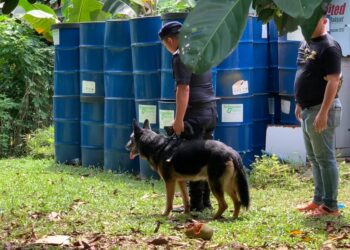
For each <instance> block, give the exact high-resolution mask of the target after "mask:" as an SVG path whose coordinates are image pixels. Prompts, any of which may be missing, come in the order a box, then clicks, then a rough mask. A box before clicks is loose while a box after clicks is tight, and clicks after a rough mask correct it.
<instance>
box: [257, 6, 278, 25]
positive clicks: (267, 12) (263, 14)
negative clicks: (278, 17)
mask: <svg viewBox="0 0 350 250" xmlns="http://www.w3.org/2000/svg"><path fill="white" fill-rule="evenodd" d="M274 13H275V10H274V9H264V10H262V11H260V12H259V13H258V17H259V20H261V21H263V22H264V23H267V22H268V21H269V20H270V19H271V18H272V17H273V14H274Z"/></svg>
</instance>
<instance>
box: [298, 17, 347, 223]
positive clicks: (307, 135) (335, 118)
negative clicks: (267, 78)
mask: <svg viewBox="0 0 350 250" xmlns="http://www.w3.org/2000/svg"><path fill="white" fill-rule="evenodd" d="M326 24H327V18H326V17H325V16H323V17H321V19H320V20H319V22H318V24H317V26H316V28H315V30H314V32H313V34H312V36H311V41H310V42H309V43H306V42H305V41H304V42H302V43H301V45H300V47H299V51H298V59H297V65H298V69H297V73H296V77H295V98H296V103H297V105H296V108H295V116H296V117H297V119H299V120H300V121H302V123H301V124H302V129H303V135H304V141H305V147H306V153H307V158H308V160H309V161H310V163H311V166H312V171H313V179H314V185H315V189H314V196H313V200H312V202H310V203H309V204H306V205H301V206H299V207H298V210H299V211H302V212H305V213H306V214H307V215H309V216H311V217H319V216H324V215H333V216H337V215H339V210H338V207H337V205H338V204H337V195H338V182H339V176H338V166H337V162H336V159H335V128H336V127H337V126H339V124H340V117H341V103H340V100H339V99H338V96H337V91H338V90H339V87H340V85H341V84H340V82H341V81H340V80H341V66H340V64H341V55H342V53H341V48H340V46H339V44H338V43H337V42H336V41H335V40H334V39H333V38H332V37H331V36H330V35H328V34H327V30H326Z"/></svg>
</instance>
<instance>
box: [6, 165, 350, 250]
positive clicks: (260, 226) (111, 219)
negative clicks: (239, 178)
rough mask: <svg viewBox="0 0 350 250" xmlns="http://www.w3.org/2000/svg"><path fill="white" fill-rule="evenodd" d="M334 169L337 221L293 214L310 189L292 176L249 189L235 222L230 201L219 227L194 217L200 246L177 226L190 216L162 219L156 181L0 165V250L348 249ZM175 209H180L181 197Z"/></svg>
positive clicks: (348, 196)
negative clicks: (205, 234) (200, 226)
mask: <svg viewBox="0 0 350 250" xmlns="http://www.w3.org/2000/svg"><path fill="white" fill-rule="evenodd" d="M340 170H341V173H342V174H341V182H340V189H339V201H340V202H341V203H343V204H344V205H345V208H344V209H342V214H343V215H342V216H341V217H339V218H322V219H308V218H306V217H305V216H304V215H302V214H300V213H298V212H296V211H295V210H294V207H295V206H296V205H297V204H299V203H302V202H308V201H309V200H310V199H311V196H312V189H313V186H312V182H311V181H301V180H300V178H297V177H295V176H294V177H293V178H294V180H295V182H294V183H293V184H288V185H278V184H273V185H270V186H269V185H267V186H266V187H264V188H261V189H256V188H254V187H252V189H251V196H252V205H251V208H250V210H249V211H246V212H245V211H244V212H243V213H241V215H240V217H239V218H238V219H237V220H233V219H232V218H231V216H232V203H231V202H230V203H229V209H230V211H226V212H225V214H224V216H225V218H226V219H223V220H219V221H213V220H211V216H212V212H211V211H205V212H204V213H199V214H194V216H195V218H196V219H197V220H200V221H204V222H207V223H208V225H209V226H211V227H212V228H213V229H214V235H213V238H212V240H211V241H209V242H205V241H201V240H193V239H188V238H187V237H186V236H185V235H184V232H183V226H184V224H185V223H186V221H187V220H188V219H189V218H191V217H189V216H186V215H183V214H179V213H174V214H173V215H172V216H171V218H164V217H162V216H160V213H161V212H162V210H163V208H164V205H165V195H164V186H163V183H162V182H161V181H155V180H152V181H144V180H139V179H137V178H135V177H133V176H129V175H124V174H113V173H110V172H102V171H100V170H96V169H87V168H81V167H73V166H64V165H58V164H55V163H54V162H53V161H52V160H49V159H48V160H32V159H29V158H23V159H9V160H0V195H1V196H0V197H1V198H0V246H1V244H2V247H3V248H5V247H9V246H10V247H19V246H21V247H25V246H27V248H28V249H33V248H35V246H34V245H32V243H33V242H35V240H36V239H39V238H42V237H44V236H47V235H68V236H71V239H70V241H71V245H70V247H75V248H79V247H81V248H82V247H83V246H85V247H86V246H90V247H92V246H94V247H96V249H100V248H106V249H111V248H116V249H119V248H123V249H148V248H154V247H157V246H161V247H165V246H167V247H168V248H171V249H173V248H175V249H176V248H178V249H198V248H200V247H202V248H203V249H204V248H207V249H233V248H234V247H242V248H241V249H244V247H246V249H248V248H249V249H252V248H255V249H276V248H278V247H287V248H294V249H304V248H305V249H320V248H321V247H322V246H324V245H325V244H328V243H329V244H332V245H333V246H335V247H339V246H346V244H349V245H350V240H349V238H350V237H349V236H350V235H349V231H350V209H349V208H350V192H349V190H350V174H349V173H350V169H349V165H345V164H340ZM227 200H228V199H227ZM212 201H213V203H214V204H213V205H214V208H216V207H217V206H216V203H215V201H214V198H212ZM175 203H176V204H178V205H180V204H181V198H180V197H179V195H177V196H176V200H175ZM158 227H159V228H158ZM344 233H345V236H344V237H340V236H342V235H344ZM339 235H340V236H339ZM338 236H339V237H338ZM336 237H338V238H336ZM343 238H344V239H343ZM329 239H333V240H332V241H329ZM327 240H328V241H327ZM84 244H85V245H84ZM162 244H163V245H162ZM349 245H348V246H349ZM37 247H39V246H37ZM41 247H42V246H41ZM45 247H46V248H50V249H51V248H54V247H53V246H45ZM86 249H87V248H86Z"/></svg>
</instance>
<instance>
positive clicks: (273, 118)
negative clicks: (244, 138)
mask: <svg viewBox="0 0 350 250" xmlns="http://www.w3.org/2000/svg"><path fill="white" fill-rule="evenodd" d="M268 105H269V123H271V124H280V122H281V98H280V96H279V95H278V94H275V93H270V94H269V96H268Z"/></svg>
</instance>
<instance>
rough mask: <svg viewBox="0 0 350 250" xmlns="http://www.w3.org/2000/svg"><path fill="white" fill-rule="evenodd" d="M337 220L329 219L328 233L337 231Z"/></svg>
mask: <svg viewBox="0 0 350 250" xmlns="http://www.w3.org/2000/svg"><path fill="white" fill-rule="evenodd" d="M334 225H335V222H334V221H327V224H326V232H327V233H329V234H330V233H333V232H334V231H335V227H334Z"/></svg>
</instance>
